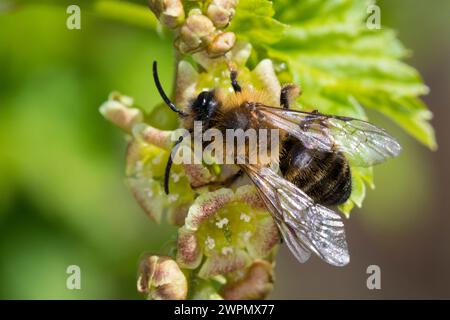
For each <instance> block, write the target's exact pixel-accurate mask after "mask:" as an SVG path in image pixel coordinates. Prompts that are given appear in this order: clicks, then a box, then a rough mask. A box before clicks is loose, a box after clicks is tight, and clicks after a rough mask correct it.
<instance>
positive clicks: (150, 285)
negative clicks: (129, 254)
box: [137, 256, 188, 300]
mask: <svg viewBox="0 0 450 320" xmlns="http://www.w3.org/2000/svg"><path fill="white" fill-rule="evenodd" d="M137 289H138V291H139V292H140V293H143V294H146V295H147V299H149V300H185V299H186V296H187V291H188V284H187V280H186V277H185V275H184V273H183V272H182V271H181V269H180V268H179V267H178V265H177V263H176V262H175V261H174V260H173V259H171V258H170V257H164V256H146V257H144V258H143V259H142V260H141V263H140V266H139V277H138V281H137Z"/></svg>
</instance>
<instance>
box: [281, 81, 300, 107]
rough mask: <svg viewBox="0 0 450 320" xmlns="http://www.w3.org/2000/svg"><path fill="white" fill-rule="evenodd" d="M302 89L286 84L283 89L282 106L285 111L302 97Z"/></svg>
mask: <svg viewBox="0 0 450 320" xmlns="http://www.w3.org/2000/svg"><path fill="white" fill-rule="evenodd" d="M300 94H301V89H300V87H299V86H297V85H295V84H285V85H284V86H283V87H282V88H281V93H280V106H281V107H282V108H284V109H289V108H290V106H291V105H293V104H294V103H295V100H296V99H297V98H298V97H299V96H300Z"/></svg>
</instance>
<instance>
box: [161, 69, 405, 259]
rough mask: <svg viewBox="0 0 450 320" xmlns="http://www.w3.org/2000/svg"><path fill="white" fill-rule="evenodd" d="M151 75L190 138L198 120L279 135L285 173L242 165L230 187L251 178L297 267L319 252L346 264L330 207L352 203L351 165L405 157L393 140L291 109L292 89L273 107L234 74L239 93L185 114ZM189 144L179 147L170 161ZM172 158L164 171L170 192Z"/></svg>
mask: <svg viewBox="0 0 450 320" xmlns="http://www.w3.org/2000/svg"><path fill="white" fill-rule="evenodd" d="M153 76H154V80H155V85H156V87H157V89H158V91H159V93H160V95H161V97H162V98H163V100H164V101H165V103H166V104H167V105H168V106H169V107H170V108H171V109H172V110H173V111H174V112H176V113H178V114H179V116H180V117H181V119H182V124H183V126H184V127H185V128H186V129H188V131H189V132H191V133H192V131H193V129H192V125H193V122H194V121H201V123H202V124H203V127H204V130H207V129H208V128H216V129H219V130H220V131H225V130H226V129H239V128H240V129H244V130H245V129H250V128H253V129H256V131H258V129H260V128H269V129H273V128H275V129H278V130H279V132H280V144H281V148H280V156H279V168H280V170H279V171H281V174H280V173H278V172H277V171H276V170H274V169H273V167H272V166H268V165H265V164H262V163H256V164H250V163H244V164H239V165H238V167H239V171H238V172H237V173H236V174H234V175H233V176H230V177H229V178H227V179H226V181H227V182H230V181H234V180H235V179H236V178H238V177H240V176H241V175H242V174H243V173H245V174H246V175H247V176H248V178H249V179H250V180H251V181H252V183H253V184H254V185H255V186H256V189H257V190H258V193H259V195H260V197H261V199H262V201H263V202H264V203H265V205H266V207H267V209H268V210H269V211H270V212H271V214H272V216H273V219H274V221H275V222H276V224H277V226H278V229H279V232H280V234H281V236H282V239H283V240H284V242H285V243H286V244H287V246H288V247H289V249H290V250H291V252H292V253H293V255H294V256H295V257H296V258H297V260H298V261H300V262H302V263H303V262H305V261H306V260H308V259H309V257H310V255H311V253H314V254H316V255H317V256H319V257H320V258H321V259H322V260H324V261H325V262H327V263H329V264H331V265H335V266H344V265H346V264H348V263H349V261H350V257H349V253H348V247H347V242H346V238H345V230H344V224H343V222H342V219H341V216H340V215H339V214H337V213H335V212H334V211H333V210H331V209H329V208H328V206H334V205H338V204H342V203H344V202H345V201H346V200H347V199H348V198H349V197H350V194H351V190H352V186H351V169H350V164H352V165H353V166H360V167H370V166H373V165H376V164H379V163H382V162H384V161H386V160H387V159H389V158H393V157H395V156H397V155H398V154H399V153H400V151H401V146H400V144H399V143H398V142H397V141H396V140H395V139H394V138H393V137H391V136H390V135H389V134H388V133H386V131H384V130H383V129H380V128H378V127H376V126H375V125H373V124H371V123H369V122H366V121H363V120H358V119H355V118H349V117H342V116H336V115H325V114H322V113H319V112H317V111H314V112H306V111H298V110H292V109H290V107H291V105H292V104H293V103H294V101H295V99H296V97H297V96H298V95H299V91H300V90H299V88H298V87H297V86H295V85H292V84H290V85H285V86H283V87H282V90H281V93H280V107H274V106H269V105H267V104H266V103H265V101H267V99H266V98H265V95H264V93H261V92H257V91H249V90H244V89H243V88H242V87H241V86H240V85H239V83H238V81H237V72H236V71H235V70H231V71H230V81H231V86H232V88H233V90H234V93H232V94H230V95H227V96H224V95H223V94H222V93H221V92H220V91H219V90H210V91H203V92H201V93H200V94H199V95H198V96H197V98H196V99H195V100H194V101H193V102H192V103H191V104H190V107H189V108H188V110H186V111H183V110H180V109H178V108H177V107H176V106H175V105H174V104H173V103H172V102H171V101H170V99H169V98H168V97H167V95H166V94H165V93H164V90H163V89H162V86H161V83H160V81H159V78H158V73H157V64H156V62H154V64H153ZM184 138H185V137H184V136H182V137H180V138H179V140H178V141H177V142H176V143H175V144H174V147H173V150H172V153H171V154H172V156H173V155H174V152H176V148H177V146H178V145H179V144H180V142H181V141H182V140H183V139H184ZM172 156H171V157H169V160H168V163H167V166H166V174H165V191H166V193H169V188H168V181H169V173H170V168H171V165H172Z"/></svg>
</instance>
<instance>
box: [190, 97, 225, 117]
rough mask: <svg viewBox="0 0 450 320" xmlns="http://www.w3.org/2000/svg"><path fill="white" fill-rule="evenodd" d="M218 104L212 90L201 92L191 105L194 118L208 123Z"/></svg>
mask: <svg viewBox="0 0 450 320" xmlns="http://www.w3.org/2000/svg"><path fill="white" fill-rule="evenodd" d="M218 106H219V101H218V100H217V99H216V97H215V95H214V91H213V90H211V91H203V92H201V93H200V94H199V95H198V96H197V98H196V99H195V101H194V102H193V103H192V105H191V111H192V114H193V115H194V120H196V121H202V122H203V123H208V122H209V120H210V119H211V118H212V117H213V116H214V115H215V112H216V110H217V108H218Z"/></svg>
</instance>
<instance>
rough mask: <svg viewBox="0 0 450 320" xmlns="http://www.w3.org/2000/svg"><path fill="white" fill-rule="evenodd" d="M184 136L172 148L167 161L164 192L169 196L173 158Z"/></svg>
mask: <svg viewBox="0 0 450 320" xmlns="http://www.w3.org/2000/svg"><path fill="white" fill-rule="evenodd" d="M183 139H184V136H181V137H179V138H178V140H177V142H175V144H174V145H173V147H172V150H171V151H170V155H169V159H167V164H166V169H165V171H164V192H165V193H166V194H169V179H170V169H172V163H173V159H172V156H173V155H174V154H175V153H176V152H177V149H178V145H179V144H180V143H181V141H183Z"/></svg>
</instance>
